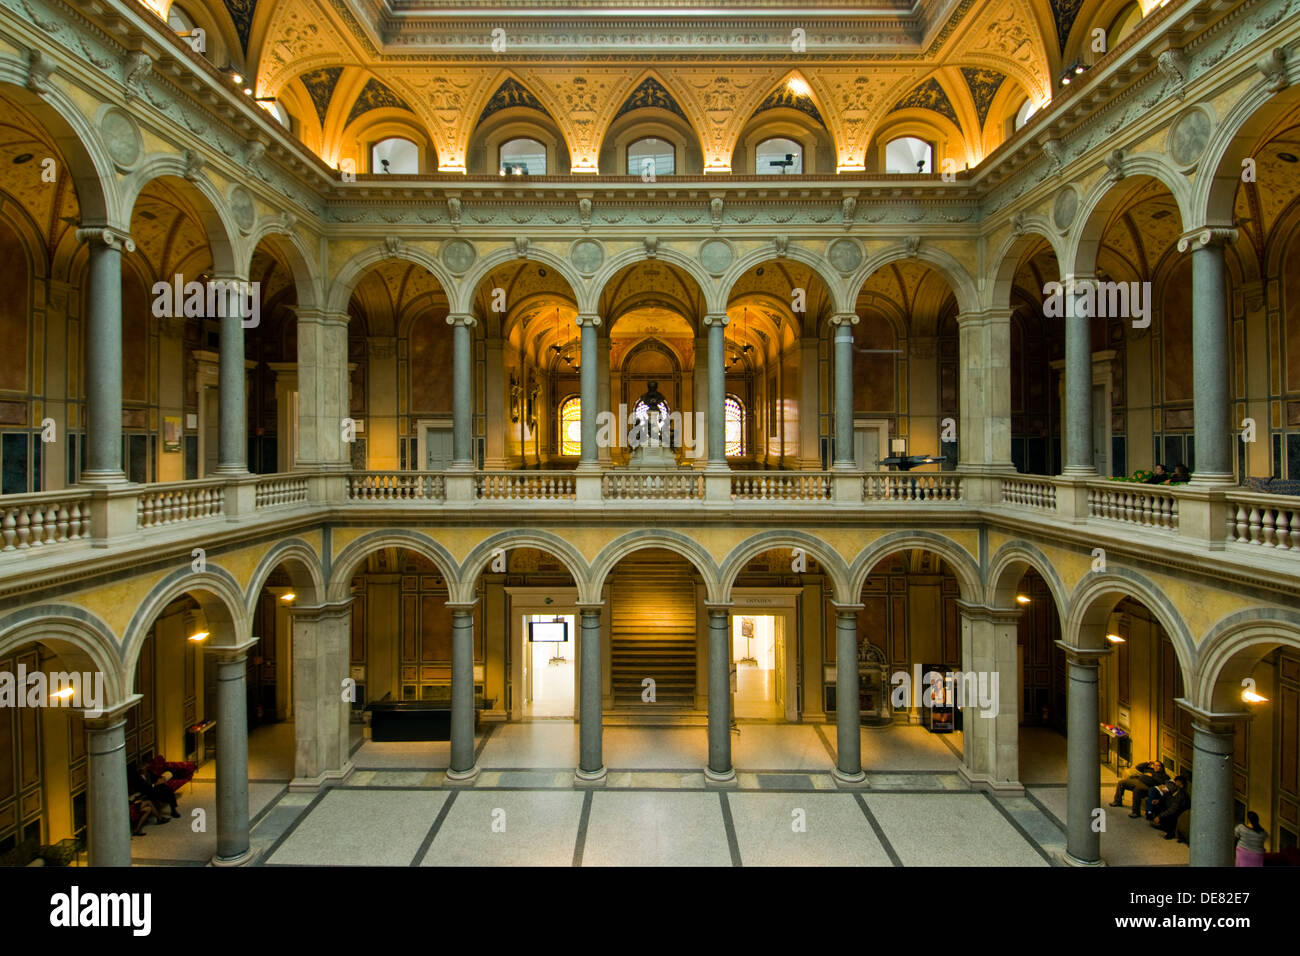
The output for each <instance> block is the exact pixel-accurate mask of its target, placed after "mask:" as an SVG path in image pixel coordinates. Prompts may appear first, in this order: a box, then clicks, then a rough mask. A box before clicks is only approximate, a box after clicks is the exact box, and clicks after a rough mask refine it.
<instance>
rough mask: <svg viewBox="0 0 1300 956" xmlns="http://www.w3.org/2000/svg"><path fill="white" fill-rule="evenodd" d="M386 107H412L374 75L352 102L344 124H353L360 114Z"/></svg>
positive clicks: (404, 108)
mask: <svg viewBox="0 0 1300 956" xmlns="http://www.w3.org/2000/svg"><path fill="white" fill-rule="evenodd" d="M385 107H391V108H392V109H399V110H406V111H407V112H410V109H411V108H410V107H409V106H407V105H406V101H405V100H403V99H402V98H401V97H400V96H398V95H397V94H396V93H394V92H393V91H392V90H390V89H389V88H388V87H387V86H385V85H384V84H383V83H381V82H379V80H377V79H375V78H374V77H373V76H372V77H371V78H370V79H368V80H367V81H366V85H365V86H363V87H362V88H361V92H360V93H359V94H358V95H357V98H356V100H355V101H354V102H353V104H352V110H351V112H349V113H348V121H347V123H345V124H344V125H351V123H352V121H353V120H355V119H356V118H357V117H358V116H361V115H363V114H365V113H369V112H370V111H371V110H377V109H383V108H385Z"/></svg>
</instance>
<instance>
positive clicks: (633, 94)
mask: <svg viewBox="0 0 1300 956" xmlns="http://www.w3.org/2000/svg"><path fill="white" fill-rule="evenodd" d="M200 3H205V4H207V5H206V6H202V7H201V6H200ZM181 4H182V6H183V7H185V8H186V10H187V12H188V13H191V14H193V13H194V11H195V10H202V11H203V12H204V14H205V15H206V16H208V17H211V18H215V19H217V20H219V21H220V27H221V29H223V30H226V31H230V30H232V29H233V34H234V35H237V37H238V42H239V45H240V46H241V47H242V50H239V51H235V52H234V55H233V56H232V61H233V60H234V59H238V58H239V54H240V53H242V55H243V62H242V63H236V64H234V65H235V66H236V67H237V68H239V69H240V70H243V71H246V72H247V73H250V74H252V75H253V76H254V77H255V80H254V85H255V87H256V92H257V94H258V95H259V96H263V97H271V96H274V97H277V98H278V99H279V102H280V104H281V106H282V107H284V108H285V109H286V110H287V111H288V112H289V113H290V114H292V115H293V116H294V119H295V120H296V121H297V123H299V124H300V125H301V127H302V128H301V129H300V130H298V132H299V135H300V137H301V138H302V139H303V141H304V143H306V144H307V145H308V146H309V147H310V148H312V149H313V150H315V151H316V152H318V153H319V154H320V155H321V156H322V158H323V159H325V161H326V162H328V163H331V164H334V165H337V164H338V163H339V162H340V160H341V159H342V158H343V157H345V156H351V155H353V154H354V153H355V152H356V151H357V149H358V143H359V142H360V141H361V140H363V139H364V138H365V128H367V127H368V126H369V125H373V124H375V123H378V122H408V123H411V124H412V125H413V126H414V127H415V129H416V130H417V131H418V138H422V139H424V140H425V141H427V142H428V144H429V145H430V146H431V147H432V152H433V153H434V154H436V168H437V169H438V171H440V172H451V173H458V172H465V171H466V167H467V156H468V154H469V152H470V141H471V137H472V135H473V132H474V130H475V128H476V127H477V126H478V124H479V123H480V122H482V120H483V119H484V118H486V117H488V116H491V115H493V114H495V113H497V112H499V111H502V110H506V109H525V110H528V109H531V110H533V111H537V112H542V113H545V114H547V116H549V117H550V118H551V119H552V120H553V121H554V124H555V126H556V127H558V131H559V134H560V136H561V137H562V139H563V141H564V144H565V145H566V146H567V148H568V152H569V155H570V158H571V168H572V172H574V173H595V172H598V171H600V170H599V167H598V158H599V156H600V153H601V144H602V140H603V139H604V136H605V133H606V131H607V130H608V128H609V126H610V124H611V123H612V122H613V121H614V120H615V119H617V118H618V117H620V116H622V115H624V114H626V113H627V112H629V111H631V110H633V109H640V108H650V109H659V110H664V111H667V112H668V113H672V114H674V116H676V117H680V118H681V119H684V120H686V121H687V123H689V125H690V126H691V128H692V129H693V131H694V133H695V135H696V137H697V138H698V144H699V148H700V150H701V152H702V155H703V167H704V171H705V172H727V171H730V170H731V169H732V167H733V157H734V153H735V150H736V149H737V148H738V140H739V137H740V134H741V131H742V130H743V129H744V128H745V127H746V125H747V124H748V123H750V122H751V121H752V120H753V119H754V117H755V114H756V113H763V112H766V111H769V110H787V111H789V110H793V111H796V112H798V113H800V114H803V115H804V116H806V117H808V118H809V119H810V120H811V121H812V122H813V123H815V124H817V125H818V126H820V127H822V128H823V129H825V130H827V131H828V132H829V134H830V139H831V141H832V143H833V146H834V152H835V166H836V168H838V169H840V170H842V171H856V170H861V169H863V168H864V166H865V165H867V164H868V158H867V154H868V151H869V149H870V148H871V147H872V145H873V135H874V134H875V133H876V131H877V130H878V129H879V128H880V125H881V123H882V121H885V120H886V119H887V118H892V117H897V116H899V115H900V114H906V115H911V116H915V117H919V118H920V120H921V121H922V122H924V120H925V117H926V116H929V117H930V119H931V120H932V121H935V120H937V121H938V124H939V128H944V129H950V127H948V126H947V124H949V123H950V124H952V125H953V126H955V127H957V129H958V130H959V131H960V134H961V137H962V139H963V140H964V142H960V143H955V144H951V145H950V155H954V158H955V159H956V160H957V163H958V166H959V167H960V165H961V163H962V160H964V161H965V162H966V163H968V164H969V165H972V166H973V165H975V164H977V163H978V162H980V161H981V160H982V159H983V157H984V156H985V155H986V153H987V152H988V151H989V149H991V148H993V147H994V146H996V143H997V142H1000V140H1001V139H1002V138H1003V136H1004V135H1005V133H1004V131H1003V130H1002V127H1003V126H1005V122H1006V119H1007V113H1006V111H1007V110H1008V109H1010V110H1012V111H1014V110H1015V109H1016V108H1018V107H1019V105H1020V104H1021V103H1023V102H1024V101H1025V100H1026V99H1028V100H1030V101H1032V102H1033V103H1034V104H1035V106H1041V105H1042V104H1044V103H1045V102H1046V101H1047V100H1048V99H1049V98H1050V96H1051V93H1052V90H1053V88H1054V85H1055V78H1056V77H1057V76H1058V75H1059V74H1060V71H1061V68H1062V64H1063V59H1064V53H1065V51H1066V50H1067V49H1068V48H1070V44H1073V45H1074V46H1075V47H1077V46H1078V37H1077V36H1073V35H1072V34H1073V33H1075V32H1076V31H1074V27H1075V24H1076V22H1077V21H1079V20H1080V16H1081V14H1082V13H1085V12H1086V14H1087V16H1089V17H1093V18H1095V17H1096V16H1097V15H1098V11H1099V10H1100V9H1101V8H1103V7H1104V8H1106V9H1107V10H1109V8H1110V7H1112V6H1116V9H1119V6H1117V4H1118V5H1122V4H1121V0H1109V2H1107V0H1101V2H1098V0H913V2H907V0H875V2H873V3H870V4H867V5H863V4H859V3H855V2H852V0H825V2H819V3H818V4H817V5H816V7H815V9H813V10H807V11H802V12H801V11H799V10H797V9H794V10H792V9H791V8H789V7H788V6H786V5H784V4H781V3H777V2H775V0H749V2H745V3H743V4H717V5H713V7H711V8H709V9H708V10H700V9H698V7H697V5H696V4H693V3H690V2H686V0H662V2H661V0H655V2H653V3H650V2H647V3H625V4H620V5H619V6H618V7H617V8H611V7H610V6H609V5H607V4H603V3H595V2H587V0H568V2H562V3H560V2H557V3H550V2H540V3H528V4H520V3H511V4H506V5H504V6H503V5H500V4H496V3H490V2H487V0H455V2H452V0H445V2H444V0H413V2H406V0H277V2H275V3H269V2H267V0H260V2H259V0H181ZM1142 5H1143V7H1144V8H1146V7H1150V6H1154V5H1155V0H1142ZM1108 15H1109V14H1108ZM218 65H222V64H218ZM354 72H355V74H356V75H357V76H358V77H362V79H359V80H358V81H357V82H355V83H350V84H349V83H340V76H342V75H345V74H352V73H354ZM995 98H996V103H997V108H996V109H995ZM389 135H391V130H390V132H389ZM943 138H944V139H948V135H947V133H946V132H945V134H944V137H943ZM963 154H964V155H963ZM434 165H435V164H434V162H433V161H431V162H430V163H429V164H428V166H429V168H430V169H432V168H433V167H434Z"/></svg>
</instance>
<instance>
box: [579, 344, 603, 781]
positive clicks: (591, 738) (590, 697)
mask: <svg viewBox="0 0 1300 956" xmlns="http://www.w3.org/2000/svg"><path fill="white" fill-rule="evenodd" d="M584 331H585V328H584ZM583 364H584V365H585V364H586V359H583ZM603 607H604V605H601V604H592V605H584V606H582V607H581V608H580V609H579V610H580V612H581V615H582V652H581V653H582V660H581V664H580V669H581V674H580V675H579V681H580V684H581V689H580V695H581V700H580V702H579V707H578V715H579V716H578V719H579V721H580V726H579V731H578V778H579V779H580V780H584V781H596V780H603V779H604V778H605V763H604V760H603V758H602V736H603V726H602V725H603V712H602V708H601V699H600V678H601V660H600V658H601V654H600V612H601V609H602V608H603Z"/></svg>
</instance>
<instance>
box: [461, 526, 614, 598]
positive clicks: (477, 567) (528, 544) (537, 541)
mask: <svg viewBox="0 0 1300 956" xmlns="http://www.w3.org/2000/svg"><path fill="white" fill-rule="evenodd" d="M516 548H533V549H534V550H537V551H542V552H544V553H546V554H548V555H550V556H551V557H553V558H557V559H558V560H559V561H560V562H561V563H562V564H563V565H564V567H565V569H566V570H568V572H569V576H570V577H572V578H573V583H574V584H575V585H576V586H577V588H578V603H579V604H584V603H596V602H599V601H600V592H599V591H598V590H597V591H592V589H591V588H590V587H588V580H587V574H588V568H587V562H586V560H585V559H584V558H583V557H582V555H581V554H580V553H579V552H578V549H577V548H575V547H574V546H573V545H571V544H570V543H569V542H568V541H565V540H564V539H563V538H561V537H560V536H559V535H557V534H553V533H552V532H550V531H533V530H526V529H522V528H521V529H518V530H515V531H500V532H498V533H496V534H494V535H491V536H490V537H488V538H485V539H484V540H483V541H481V542H479V543H478V544H477V545H475V546H474V549H473V550H472V551H470V553H469V554H468V555H467V556H466V557H465V560H464V561H463V562H462V563H461V566H460V575H461V588H462V589H463V590H464V591H465V592H466V593H465V594H463V595H461V596H460V597H458V598H454V600H460V601H471V600H473V598H474V587H475V584H476V583H477V580H478V576H479V575H480V574H482V573H483V569H484V568H485V567H487V564H488V562H489V561H490V560H491V559H492V557H493V554H494V553H495V552H496V551H497V550H498V549H500V550H503V551H513V550H515V549H516Z"/></svg>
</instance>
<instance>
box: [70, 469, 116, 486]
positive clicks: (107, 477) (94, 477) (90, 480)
mask: <svg viewBox="0 0 1300 956" xmlns="http://www.w3.org/2000/svg"><path fill="white" fill-rule="evenodd" d="M77 484H79V485H125V484H129V482H128V481H127V480H126V472H124V471H83V472H82V473H81V478H80V479H79V480H78V481H77Z"/></svg>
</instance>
